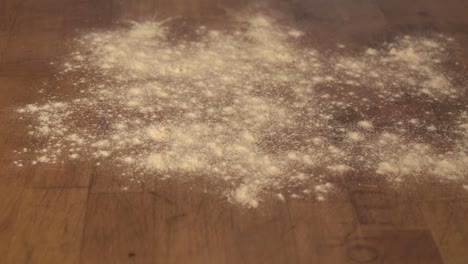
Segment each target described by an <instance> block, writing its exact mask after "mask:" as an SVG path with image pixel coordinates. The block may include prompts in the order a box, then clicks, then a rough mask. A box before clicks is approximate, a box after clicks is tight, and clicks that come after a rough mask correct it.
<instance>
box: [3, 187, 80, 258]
mask: <svg viewBox="0 0 468 264" xmlns="http://www.w3.org/2000/svg"><path fill="white" fill-rule="evenodd" d="M86 196H87V190H83V189H66V190H61V189H49V190H45V189H41V190H37V189H28V190H26V191H25V192H24V194H23V195H22V202H21V205H20V208H19V214H18V217H17V219H16V221H15V226H14V233H15V235H14V237H13V239H12V242H11V244H10V247H9V249H8V255H7V263H47V264H53V263H58V264H59V263H60V264H62V263H79V252H80V245H81V235H82V228H83V224H84V222H83V221H84V214H85V205H86Z"/></svg>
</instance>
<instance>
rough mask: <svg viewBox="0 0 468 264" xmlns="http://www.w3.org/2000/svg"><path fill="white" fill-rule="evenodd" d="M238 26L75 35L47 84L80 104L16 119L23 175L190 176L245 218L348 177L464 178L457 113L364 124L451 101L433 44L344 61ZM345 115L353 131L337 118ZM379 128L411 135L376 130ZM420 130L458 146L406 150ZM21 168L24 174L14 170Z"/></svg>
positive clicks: (277, 30) (253, 23) (263, 20)
mask: <svg viewBox="0 0 468 264" xmlns="http://www.w3.org/2000/svg"><path fill="white" fill-rule="evenodd" d="M237 20H238V21H239V22H240V23H239V24H246V25H247V27H243V26H239V27H238V28H237V29H234V30H233V31H215V30H209V29H207V28H206V27H200V28H199V29H197V30H196V32H194V33H196V35H197V38H196V39H197V40H179V41H177V42H174V41H173V39H172V37H173V36H172V35H171V34H173V33H172V32H171V30H170V27H169V26H164V25H165V24H164V23H163V22H142V23H133V24H132V25H131V27H129V28H122V29H116V30H110V31H103V32H91V33H86V34H84V35H83V36H81V37H80V38H79V39H78V40H77V47H76V51H75V52H73V53H72V54H71V55H70V57H69V59H68V60H67V61H66V62H64V63H63V71H62V72H61V75H60V78H63V79H66V80H74V82H73V85H74V86H75V87H76V89H77V91H80V94H81V97H78V98H75V99H63V100H60V99H57V98H56V97H54V96H53V95H52V96H51V98H54V99H50V100H47V101H44V102H40V103H35V104H30V105H27V106H24V107H21V108H20V109H18V113H19V114H20V116H21V117H25V118H26V119H28V120H30V121H31V126H30V131H29V134H30V135H31V136H32V137H34V138H35V139H37V143H36V145H35V148H34V153H33V154H34V155H35V156H34V158H33V160H32V161H31V164H35V163H37V162H39V163H57V162H65V161H67V160H76V159H84V158H92V159H95V160H96V164H100V160H101V159H110V160H112V161H114V162H115V163H116V164H118V165H122V166H123V171H124V172H123V173H124V174H125V170H130V171H131V172H132V174H134V173H133V172H141V173H143V174H150V175H154V176H155V177H159V178H161V179H166V178H167V177H176V178H177V180H181V181H182V180H186V178H190V177H191V176H190V175H203V176H196V177H207V178H209V179H210V180H213V181H214V182H217V183H219V182H221V183H219V184H221V185H222V186H223V188H222V189H223V190H222V191H221V193H223V194H227V196H228V198H229V200H230V201H232V202H236V203H239V204H242V205H245V206H249V207H257V206H258V205H259V201H261V200H262V199H263V198H262V195H263V194H264V193H265V192H273V193H277V197H278V199H280V200H284V199H285V198H284V197H285V196H284V195H283V194H281V193H280V192H283V191H284V190H285V189H287V188H288V187H294V188H295V189H296V190H297V191H299V192H300V193H302V195H301V196H299V195H297V194H294V193H293V194H291V193H290V192H289V196H290V197H292V198H300V197H303V196H307V195H308V194H310V193H311V192H314V193H315V194H316V197H317V199H318V200H324V199H325V197H326V196H325V193H327V192H329V191H331V190H332V189H333V186H332V185H331V184H329V183H326V180H325V182H324V180H323V178H325V179H326V177H327V176H332V177H345V175H346V174H347V173H353V172H359V171H360V170H370V171H373V172H374V173H375V174H376V176H379V175H384V176H386V177H388V178H393V179H398V181H400V180H401V179H402V176H408V175H418V174H423V173H426V174H430V175H433V176H435V177H444V178H448V179H460V178H461V177H463V176H464V175H466V169H467V164H468V160H467V154H466V153H467V146H468V143H467V138H468V136H467V131H468V123H467V121H468V119H467V118H466V113H464V112H462V111H461V110H462V109H461V108H460V109H455V110H454V109H452V110H451V111H454V115H456V116H458V119H457V121H455V119H454V120H449V121H447V122H448V123H449V124H450V126H445V127H442V126H441V128H440V129H439V128H436V127H435V125H432V123H429V121H427V122H426V120H425V118H427V119H428V120H429V119H431V120H432V121H433V120H435V119H434V116H435V114H434V113H431V112H429V114H426V115H425V116H424V117H422V116H420V115H419V116H416V115H415V113H414V111H412V110H411V109H409V110H407V109H406V108H404V107H402V108H398V107H397V108H398V109H395V110H396V111H400V113H399V118H400V119H401V120H394V119H393V117H388V116H385V115H382V116H380V115H379V114H377V113H375V111H374V112H372V111H369V109H380V108H381V107H383V106H384V107H388V108H389V109H393V108H394V106H393V105H392V104H393V103H394V102H399V101H402V100H403V99H404V98H405V97H406V96H407V95H409V96H411V98H413V99H412V100H414V101H412V102H410V103H409V104H407V105H409V106H411V105H413V104H418V102H420V101H418V100H420V99H421V98H424V100H429V101H431V102H445V101H447V100H461V99H460V98H462V95H463V93H464V91H465V90H466V84H458V83H457V82H453V81H451V79H452V78H454V77H453V75H451V74H450V72H445V71H443V69H442V68H441V67H440V62H441V61H444V60H445V56H446V46H447V45H448V44H447V40H446V39H445V37H434V38H413V37H410V36H405V37H402V38H398V39H396V40H395V41H394V42H391V43H384V44H382V46H381V47H379V48H372V49H371V48H365V49H363V51H362V52H359V53H357V54H356V53H349V52H347V51H346V46H345V45H343V44H338V45H337V51H336V52H335V53H325V52H320V51H317V50H315V49H313V48H310V47H308V48H305V47H299V46H298V45H296V44H295V43H296V41H298V40H300V39H301V38H303V37H306V35H307V33H305V32H301V31H299V30H296V29H294V28H291V27H288V26H285V25H279V24H278V23H277V22H275V20H274V19H273V18H271V17H267V16H263V15H254V16H243V17H240V18H238V19H237ZM76 76H80V77H78V78H77V77H76ZM454 83H457V85H455V84H454ZM463 85H465V86H463ZM363 89H365V90H363ZM414 98H415V99H414ZM350 111H352V112H355V113H357V116H356V118H357V119H356V120H348V119H347V117H346V116H347V114H346V113H349V112H350ZM413 115H414V116H413ZM416 117H417V118H416ZM370 120H372V121H370ZM351 121H352V122H351ZM432 121H431V122H432ZM390 122H391V123H392V124H394V123H395V124H410V125H411V126H409V127H399V126H400V125H396V126H395V127H391V128H388V127H383V125H385V124H386V123H390ZM455 122H458V123H456V125H455V126H454V123H455ZM353 124H354V126H355V124H357V126H358V128H357V129H356V127H354V128H352V127H350V126H352V125H353ZM381 124H383V125H381ZM437 125H438V124H437ZM401 126H403V125H401ZM419 127H422V128H425V131H429V132H431V133H432V134H433V135H436V136H437V135H439V133H440V135H443V133H458V134H457V135H458V136H457V137H455V136H453V140H454V141H455V143H454V144H453V146H452V147H451V149H449V150H448V151H447V150H446V151H445V152H441V151H440V150H439V149H438V147H437V145H436V144H435V143H434V144H432V142H431V141H430V140H425V141H426V142H419V141H421V137H417V136H414V134H415V133H416V132H418V131H417V129H419ZM454 127H455V128H454ZM418 133H420V131H419V132H418ZM423 139H424V137H423ZM358 148H359V149H361V150H362V151H360V152H357V151H356V149H358ZM23 164H29V162H27V163H23V162H20V161H18V162H17V165H18V166H20V165H21V166H23ZM317 172H320V173H326V174H327V175H325V176H320V177H319V176H317V175H319V173H317ZM123 177H125V176H123ZM194 177H195V176H194ZM311 186H315V187H311ZM299 189H300V190H299ZM284 193H285V194H288V192H287V191H285V192H284Z"/></svg>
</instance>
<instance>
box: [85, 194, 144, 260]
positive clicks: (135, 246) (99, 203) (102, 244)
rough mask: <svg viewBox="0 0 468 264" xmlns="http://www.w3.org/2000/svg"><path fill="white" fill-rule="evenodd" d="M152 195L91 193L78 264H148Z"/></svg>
mask: <svg viewBox="0 0 468 264" xmlns="http://www.w3.org/2000/svg"><path fill="white" fill-rule="evenodd" d="M152 249H153V208H152V196H151V195H150V194H147V193H91V194H90V195H89V201H88V207H87V212H86V226H85V229H84V237H83V244H82V252H81V263H87V264H88V263H89V264H92V263H152V259H153V250H152Z"/></svg>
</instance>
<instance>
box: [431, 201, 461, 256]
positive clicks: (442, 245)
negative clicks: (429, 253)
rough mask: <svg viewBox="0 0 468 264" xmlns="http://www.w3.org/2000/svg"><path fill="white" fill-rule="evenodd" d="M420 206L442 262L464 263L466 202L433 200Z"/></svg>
mask: <svg viewBox="0 0 468 264" xmlns="http://www.w3.org/2000/svg"><path fill="white" fill-rule="evenodd" d="M422 208H423V212H424V216H425V218H426V221H427V223H428V225H429V227H430V228H431V231H432V236H433V237H434V240H435V243H436V244H437V246H438V248H439V250H440V253H441V255H442V257H443V259H444V263H450V264H464V263H466V261H467V260H468V250H467V248H468V247H467V245H468V224H467V219H468V202H467V201H457V200H452V201H439V202H437V201H435V202H432V203H425V204H424V205H423V206H422Z"/></svg>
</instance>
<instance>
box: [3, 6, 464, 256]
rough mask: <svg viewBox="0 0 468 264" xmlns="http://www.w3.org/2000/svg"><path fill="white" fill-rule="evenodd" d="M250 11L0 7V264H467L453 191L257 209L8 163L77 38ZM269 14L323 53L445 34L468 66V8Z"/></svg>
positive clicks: (181, 190)
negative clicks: (293, 26) (18, 111)
mask: <svg viewBox="0 0 468 264" xmlns="http://www.w3.org/2000/svg"><path fill="white" fill-rule="evenodd" d="M253 2H254V1H248V0H222V1H221V0H0V263H12V264H17V263H47V264H50V263H60V264H62V263H84V264H88V263H163V264H166V263H167V264H169V263H232V264H237V263H255V264H257V263H269V264H272V263H304V264H305V263H323V264H328V263H330V264H335V263H336V264H341V263H382V264H383V263H385V264H432V263H433V264H439V263H445V264H466V263H468V192H466V191H463V190H461V188H459V185H455V184H450V183H445V184H440V183H426V184H420V185H417V186H413V187H411V186H410V187H408V188H406V189H405V190H402V191H401V192H395V191H394V190H389V189H388V188H387V187H386V186H385V183H382V182H378V181H376V182H373V180H372V179H370V180H369V181H368V182H367V184H361V183H360V182H359V181H353V180H352V179H351V180H349V182H347V183H346V188H345V191H344V193H342V194H341V195H339V196H337V197H333V198H331V199H329V200H327V201H325V202H317V201H313V200H308V201H305V200H299V199H287V200H286V201H285V202H279V201H273V200H272V201H267V202H265V203H264V204H263V205H262V207H261V208H260V209H255V210H251V209H245V208H240V207H237V206H233V205H230V204H229V203H228V202H226V201H225V199H224V198H223V197H217V196H211V195H210V194H208V193H204V192H199V191H196V190H195V189H194V188H192V186H191V185H190V184H181V183H177V182H158V181H154V180H152V179H148V180H147V181H145V182H143V183H140V184H133V185H131V184H130V185H129V183H126V182H125V179H122V178H119V177H117V176H115V175H114V174H113V171H112V169H111V166H110V165H109V164H107V165H106V164H103V166H99V167H96V166H94V165H92V164H86V163H80V164H66V165H55V166H52V165H47V166H46V165H41V166H37V167H25V168H18V167H16V166H14V164H13V161H14V160H15V156H14V154H13V151H14V150H16V149H21V148H23V147H27V146H28V143H29V141H30V139H29V138H28V137H27V135H26V132H25V131H26V128H25V127H24V126H25V124H23V123H21V122H19V121H18V120H17V118H16V117H15V116H14V115H12V111H13V110H12V109H13V108H14V107H17V106H19V105H22V104H26V103H30V102H34V101H35V100H37V99H38V96H40V95H38V94H37V93H35V92H33V91H34V90H35V89H37V87H39V86H40V84H42V83H44V82H47V81H49V80H51V79H52V76H53V73H54V69H53V68H52V66H51V65H50V64H49V62H50V61H53V60H55V59H58V58H60V56H62V55H64V54H66V53H67V45H66V43H67V41H69V40H71V39H72V38H73V37H74V36H75V35H76V33H77V32H79V31H80V30H86V29H90V28H108V27H111V26H112V25H113V24H115V23H117V22H119V21H122V20H125V19H135V20H140V19H142V20H143V19H147V18H153V17H154V16H155V15H156V14H157V15H159V16H160V17H167V16H180V17H183V18H184V19H188V20H189V21H193V22H194V23H198V22H201V21H203V22H207V23H216V24H217V25H221V26H222V24H223V19H225V16H226V12H228V11H229V10H242V9H249V8H258V6H261V4H258V1H255V2H256V3H255V4H254V3H253ZM270 2H271V1H270ZM268 5H269V6H270V7H271V8H272V9H275V10H281V12H283V13H284V14H286V16H287V17H289V18H290V19H292V20H294V21H296V22H297V23H298V24H300V25H302V26H303V27H304V28H307V30H308V32H312V33H313V35H314V36H315V39H313V40H312V41H314V42H316V43H319V44H322V45H327V44H328V43H336V42H342V43H350V42H351V43H355V44H356V45H358V44H359V43H368V42H369V41H371V40H372V38H373V37H374V36H375V35H382V34H399V33H402V32H413V33H414V32H415V33H418V32H426V31H437V32H444V33H448V34H451V35H452V36H455V37H456V39H457V41H458V42H459V43H460V47H465V48H464V49H463V48H462V49H461V50H459V51H458V53H457V56H458V59H459V60H460V61H462V62H463V63H465V65H468V1H466V0H414V1H407V0H406V1H403V0H374V1H372V0H302V1H299V0H293V1H276V2H271V3H269V4H268ZM255 6H257V7H255ZM65 90H66V89H65ZM123 185H125V186H130V187H129V188H128V189H126V190H123V189H122V188H121V186H123Z"/></svg>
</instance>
